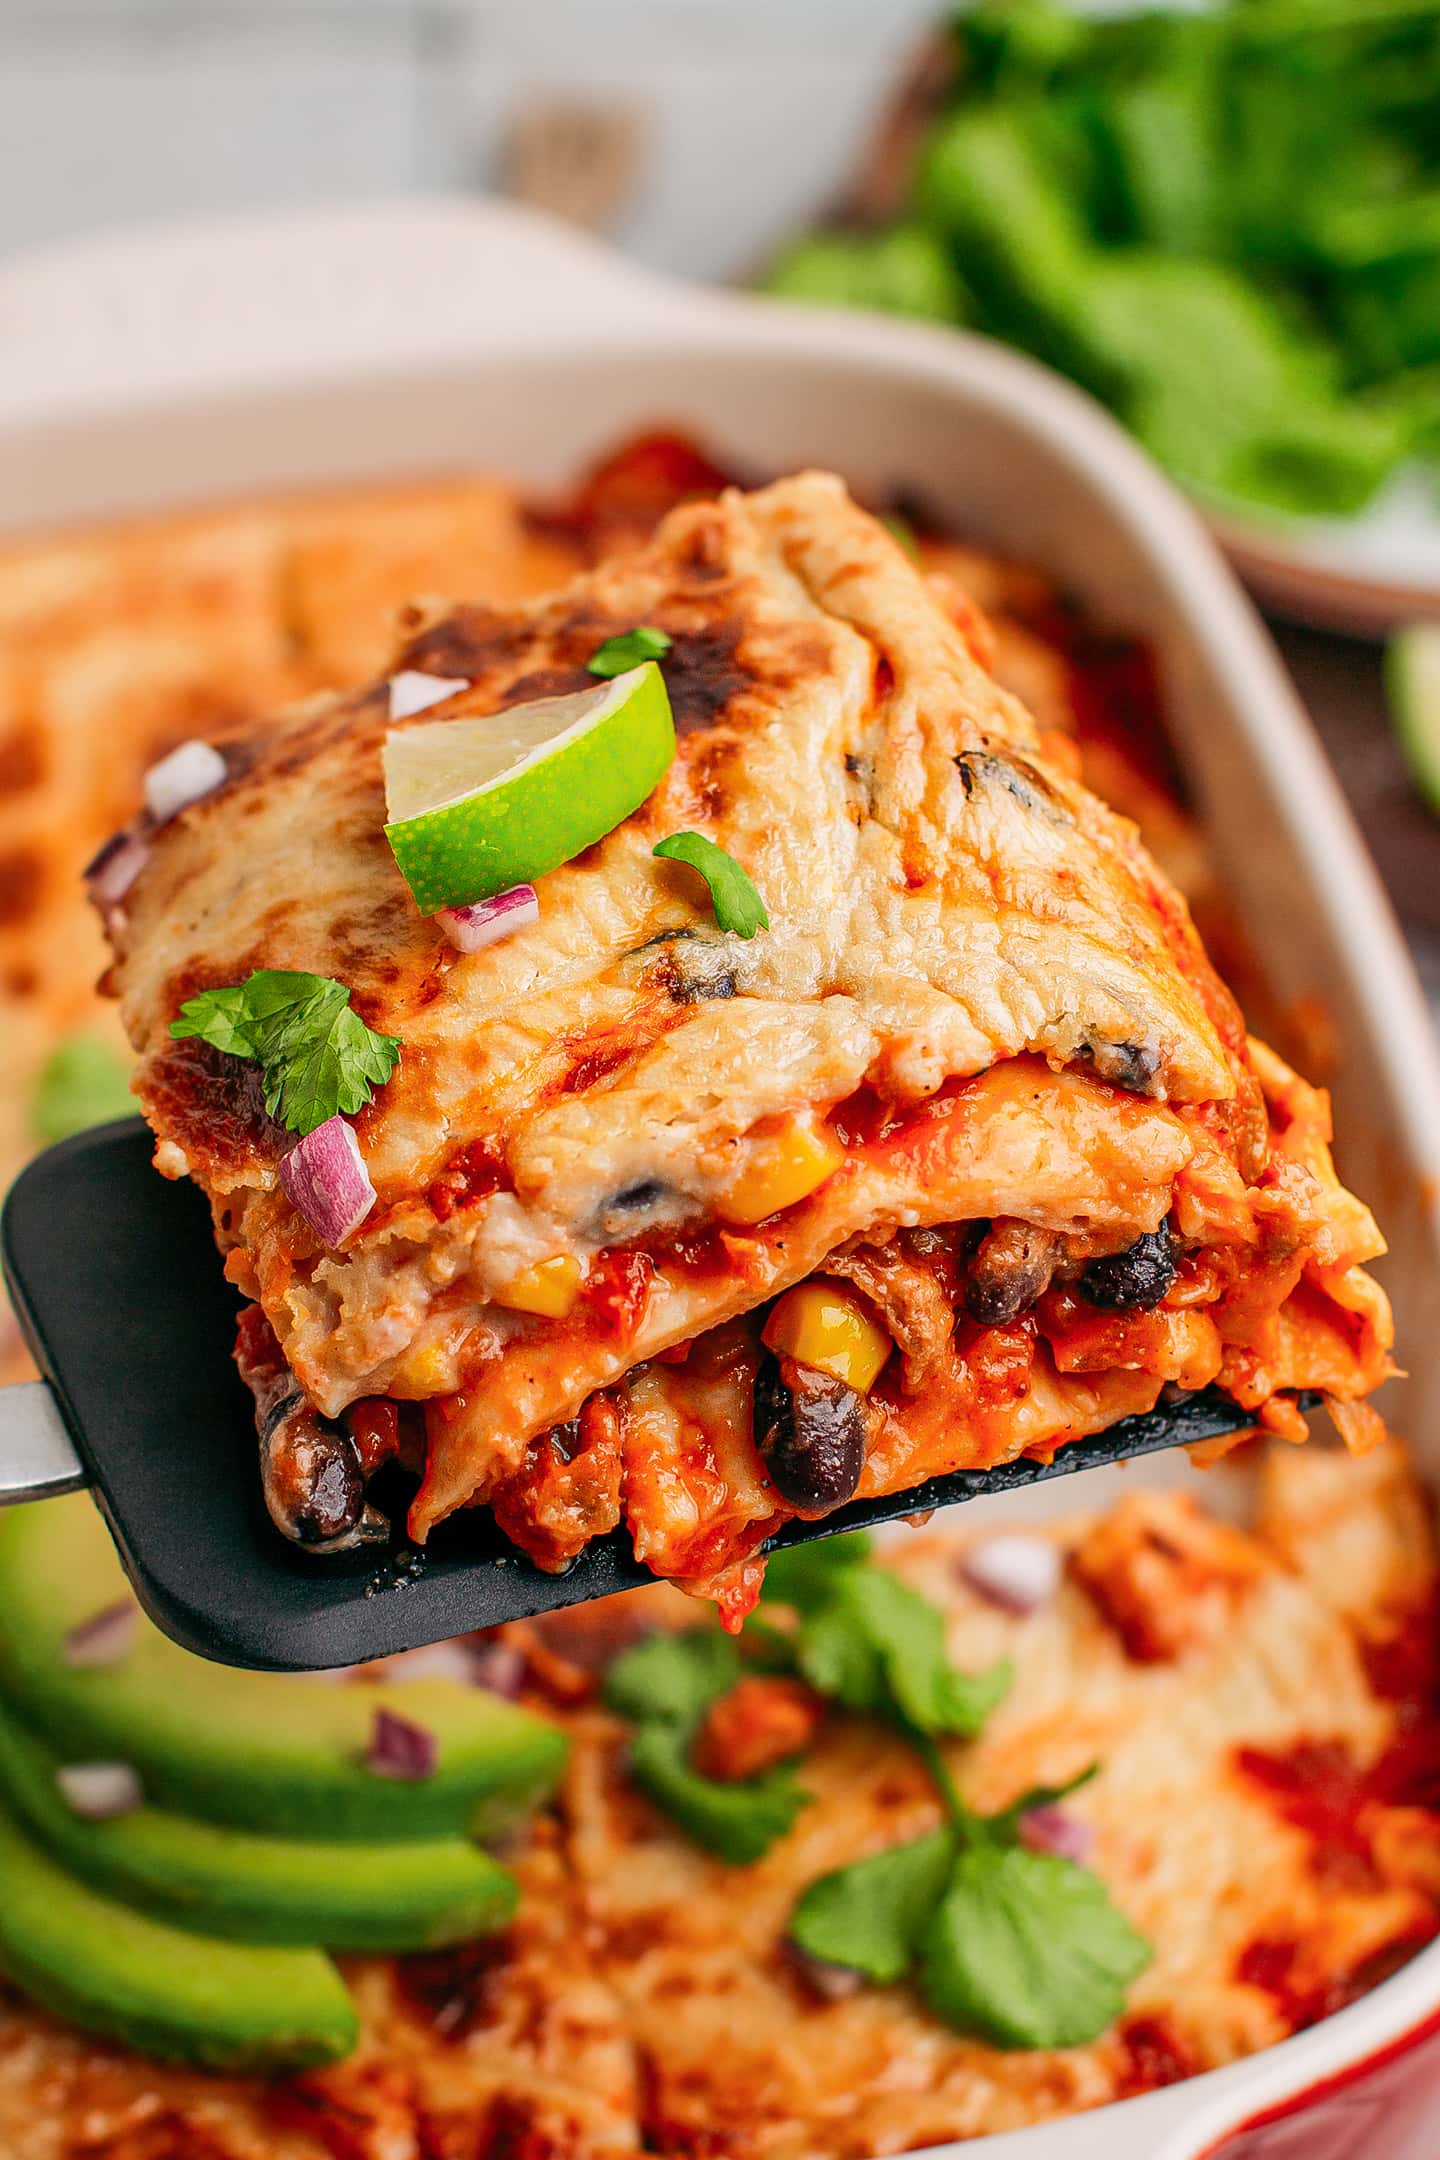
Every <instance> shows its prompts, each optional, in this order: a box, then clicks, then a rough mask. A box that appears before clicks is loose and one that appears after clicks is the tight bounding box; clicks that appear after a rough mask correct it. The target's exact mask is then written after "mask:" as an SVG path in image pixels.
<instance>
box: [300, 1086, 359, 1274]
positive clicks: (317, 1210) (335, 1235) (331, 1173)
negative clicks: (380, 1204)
mask: <svg viewBox="0 0 1440 2160" xmlns="http://www.w3.org/2000/svg"><path fill="white" fill-rule="evenodd" d="M280 1183H281V1184H282V1185H283V1186H284V1188H285V1197H286V1199H287V1200H289V1202H290V1204H291V1205H292V1207H295V1208H298V1209H299V1211H300V1213H301V1214H302V1215H303V1216H304V1218H305V1220H306V1222H307V1223H309V1225H310V1228H311V1229H312V1230H313V1231H314V1232H315V1235H316V1237H318V1238H319V1239H320V1241H321V1243H322V1244H325V1245H328V1246H330V1247H331V1249H332V1250H333V1249H334V1248H335V1247H336V1246H337V1245H343V1244H344V1242H345V1240H346V1238H347V1237H349V1235H350V1233H351V1231H352V1230H358V1228H359V1227H360V1225H361V1223H362V1222H364V1220H365V1218H366V1216H367V1215H368V1214H369V1213H370V1210H371V1208H373V1207H374V1205H375V1187H374V1186H373V1185H372V1184H371V1182H370V1173H369V1171H368V1170H367V1169H366V1167H365V1158H364V1156H363V1155H362V1154H361V1153H360V1143H359V1141H358V1140H357V1139H356V1138H355V1134H354V1131H353V1129H352V1127H350V1126H349V1125H347V1124H346V1122H345V1120H344V1118H343V1117H341V1116H339V1114H338V1113H337V1114H336V1116H334V1117H331V1118H326V1120H325V1122H324V1124H323V1125H317V1126H316V1127H315V1130H314V1132H308V1133H306V1134H305V1136H304V1138H303V1139H301V1140H297V1141H296V1143H295V1145H294V1147H293V1148H291V1150H290V1152H289V1154H288V1155H286V1156H284V1157H283V1158H282V1160H281V1164H280Z"/></svg>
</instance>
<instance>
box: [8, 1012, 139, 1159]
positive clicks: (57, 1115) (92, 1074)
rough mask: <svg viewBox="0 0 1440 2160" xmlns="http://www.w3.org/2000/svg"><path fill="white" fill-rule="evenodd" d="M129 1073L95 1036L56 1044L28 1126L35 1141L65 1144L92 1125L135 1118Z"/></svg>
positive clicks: (39, 1083)
mask: <svg viewBox="0 0 1440 2160" xmlns="http://www.w3.org/2000/svg"><path fill="white" fill-rule="evenodd" d="M135 1110H136V1102H135V1098H134V1096H133V1095H132V1094H131V1093H130V1068H129V1067H128V1065H127V1064H126V1063H125V1060H124V1059H123V1058H122V1057H121V1056H119V1054H118V1053H117V1052H116V1051H114V1050H112V1049H111V1047H110V1045H109V1043H107V1042H101V1041H100V1039H99V1037H98V1036H95V1035H67V1036H66V1037H65V1039H64V1041H63V1042H60V1043H57V1044H56V1046H55V1048H54V1049H53V1050H52V1051H51V1053H50V1056H49V1058H48V1059H47V1060H46V1063H45V1068H44V1070H43V1071H42V1073H41V1075H40V1078H39V1080H38V1081H37V1082H36V1084H35V1093H34V1096H33V1097H32V1099H31V1103H30V1123H31V1125H32V1126H33V1128H34V1131H35V1137H36V1139H37V1140H44V1141H47V1142H51V1141H55V1140H67V1139H68V1138H69V1136H70V1134H71V1133H77V1132H84V1130H85V1128H86V1127H87V1126H88V1125H103V1124H105V1123H106V1122H107V1120H108V1119H110V1118H119V1117H129V1116H133V1115H134V1113H135Z"/></svg>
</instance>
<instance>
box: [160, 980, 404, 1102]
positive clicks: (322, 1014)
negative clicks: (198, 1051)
mask: <svg viewBox="0 0 1440 2160" xmlns="http://www.w3.org/2000/svg"><path fill="white" fill-rule="evenodd" d="M170 1033H171V1035H172V1036H173V1037H174V1039H175V1040H176V1041H177V1042H183V1041H185V1040H186V1039H187V1038H189V1037H191V1036H198V1037H199V1038H200V1039H201V1041H203V1042H208V1043H210V1044H212V1045H213V1046H214V1048H215V1049H217V1050H223V1051H226V1052H228V1053H229V1054H230V1055H231V1056H233V1057H243V1058H249V1059H252V1060H253V1061H255V1062H256V1063H258V1064H259V1066H260V1068H261V1079H262V1083H263V1086H264V1091H265V1108H266V1109H267V1110H268V1111H269V1113H270V1115H271V1116H272V1117H275V1118H279V1120H280V1121H281V1123H282V1124H284V1125H286V1126H288V1127H289V1129H290V1130H291V1131H292V1132H298V1133H308V1132H313V1131H314V1129H315V1127H316V1126H317V1125H323V1124H324V1123H325V1121H326V1119H327V1118H332V1117H334V1116H335V1115H336V1113H337V1112H342V1111H343V1112H345V1113H347V1114H349V1113H352V1112H354V1111H356V1110H359V1109H362V1108H363V1107H364V1105H365V1104H366V1103H368V1102H369V1100H370V1097H371V1094H372V1093H373V1091H374V1089H375V1088H376V1087H380V1086H383V1084H384V1083H385V1081H387V1080H388V1079H389V1078H390V1075H391V1073H392V1072H393V1071H394V1070H395V1066H396V1063H397V1061H398V1059H399V1056H400V1049H401V1045H400V1041H399V1039H398V1037H396V1036H394V1035H380V1034H377V1033H376V1032H375V1030H374V1029H373V1028H369V1027H367V1026H366V1025H365V1022H364V1021H363V1020H362V1019H361V1018H360V1015H359V1014H358V1013H357V1012H355V1011H354V1010H353V1009H352V1007H351V1004H350V993H349V991H348V990H347V989H346V988H345V985H344V984H343V983H338V982H334V981H332V979H331V978H330V977H329V976H328V975H307V974H304V973H302V972H299V971H296V970H291V969H286V968H257V969H256V971H255V973H254V974H252V975H251V976H250V977H249V978H248V979H247V980H246V981H245V982H243V983H233V984H230V985H228V986H226V987H225V988H223V989H218V990H203V991H201V993H200V994H199V996H198V997H193V998H189V999H187V1000H186V1002H185V1004H183V1005H182V1006H181V1008H180V1016H179V1018H178V1019H176V1020H172V1021H171V1023H170Z"/></svg>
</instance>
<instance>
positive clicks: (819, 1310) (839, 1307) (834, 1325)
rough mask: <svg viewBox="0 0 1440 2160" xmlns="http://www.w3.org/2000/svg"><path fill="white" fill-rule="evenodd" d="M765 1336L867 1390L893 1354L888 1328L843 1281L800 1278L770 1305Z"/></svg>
mask: <svg viewBox="0 0 1440 2160" xmlns="http://www.w3.org/2000/svg"><path fill="white" fill-rule="evenodd" d="M765 1341H766V1342H767V1343H768V1344H769V1346H770V1348H771V1349H772V1350H783V1351H784V1353H785V1355H786V1356H787V1357H792V1358H794V1360H795V1362H796V1364H797V1365H809V1366H812V1367H813V1368H814V1369H815V1371H817V1372H825V1373H833V1374H834V1376H835V1378H836V1379H837V1380H843V1381H845V1382H846V1384H847V1386H849V1387H853V1388H858V1389H859V1391H860V1393H861V1394H862V1395H866V1394H868V1393H869V1391H870V1389H871V1387H872V1386H873V1384H874V1382H875V1380H876V1378H877V1377H878V1375H879V1372H880V1368H881V1366H882V1365H883V1364H884V1363H885V1360H886V1358H888V1357H889V1355H890V1350H891V1342H890V1337H889V1334H888V1333H887V1332H886V1330H885V1329H884V1328H883V1327H882V1326H881V1325H880V1323H879V1321H878V1320H876V1319H874V1318H873V1317H872V1315H871V1314H870V1313H868V1312H867V1311H866V1309H865V1307H864V1305H863V1304H862V1303H861V1301H860V1299H859V1298H858V1297H857V1296H856V1295H855V1292H854V1291H853V1290H847V1289H846V1288H844V1286H843V1285H842V1284H840V1283H834V1282H825V1281H823V1280H821V1281H812V1282H803V1283H797V1284H796V1286H795V1288H794V1289H793V1290H787V1291H786V1293H785V1295H784V1297H782V1298H780V1299H779V1300H778V1301H777V1303H776V1304H775V1305H774V1306H773V1307H772V1309H771V1313H770V1317H769V1319H768V1320H767V1321H766V1323H765Z"/></svg>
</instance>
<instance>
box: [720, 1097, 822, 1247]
mask: <svg viewBox="0 0 1440 2160" xmlns="http://www.w3.org/2000/svg"><path fill="white" fill-rule="evenodd" d="M844 1160H845V1150H844V1148H842V1147H841V1145H840V1143H839V1141H838V1140H837V1139H836V1138H835V1135H834V1134H833V1133H832V1132H831V1131H830V1130H829V1128H828V1127H827V1126H824V1125H812V1124H810V1123H808V1122H804V1121H802V1120H800V1119H798V1118H797V1119H796V1121H795V1122H794V1124H793V1125H788V1126H787V1127H786V1128H785V1130H784V1132H781V1133H777V1134H776V1136H775V1138H774V1139H773V1140H768V1141H762V1142H759V1143H757V1144H756V1146H755V1148H754V1151H753V1153H752V1154H751V1158H750V1160H749V1162H748V1163H747V1164H746V1165H745V1168H744V1169H743V1170H742V1171H741V1172H740V1175H739V1176H738V1177H737V1178H736V1179H735V1180H734V1182H733V1183H732V1184H731V1185H729V1186H727V1187H726V1189H725V1191H724V1192H723V1193H722V1194H721V1196H720V1198H719V1200H718V1201H717V1202H716V1209H717V1212H718V1213H719V1214H721V1215H723V1216H724V1218H725V1220H726V1222H733V1223H757V1222H763V1221H764V1219H765V1217H766V1216H767V1215H774V1214H776V1213H778V1211H779V1210H780V1209H781V1208H787V1207H793V1206H794V1205H795V1202H796V1201H797V1200H805V1199H808V1198H809V1196H810V1194H811V1193H812V1192H816V1191H818V1189H819V1187H820V1186H822V1185H823V1184H824V1183H825V1180H826V1178H828V1177H833V1176H834V1175H835V1172H836V1171H837V1170H838V1169H839V1167H840V1165H841V1163H842V1162H844Z"/></svg>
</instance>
